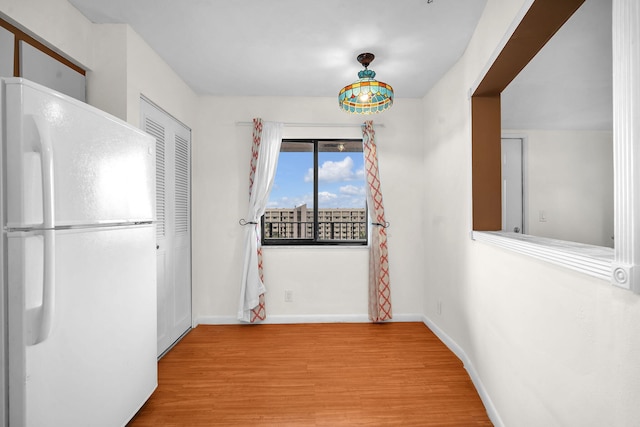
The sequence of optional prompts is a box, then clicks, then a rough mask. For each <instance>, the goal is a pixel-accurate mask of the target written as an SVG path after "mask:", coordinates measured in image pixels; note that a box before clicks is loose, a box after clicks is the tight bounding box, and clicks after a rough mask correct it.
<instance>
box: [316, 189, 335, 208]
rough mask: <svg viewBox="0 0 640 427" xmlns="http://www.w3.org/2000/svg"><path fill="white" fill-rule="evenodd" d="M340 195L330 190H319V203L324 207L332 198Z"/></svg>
mask: <svg viewBox="0 0 640 427" xmlns="http://www.w3.org/2000/svg"><path fill="white" fill-rule="evenodd" d="M337 198H338V196H337V195H336V194H333V193H330V192H328V191H319V192H318V205H319V206H320V207H322V206H323V205H324V204H325V203H329V202H331V201H332V200H335V199H337Z"/></svg>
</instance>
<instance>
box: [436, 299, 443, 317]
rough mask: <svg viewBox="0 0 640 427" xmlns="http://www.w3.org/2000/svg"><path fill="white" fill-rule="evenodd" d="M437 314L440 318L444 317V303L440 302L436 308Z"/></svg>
mask: <svg viewBox="0 0 640 427" xmlns="http://www.w3.org/2000/svg"><path fill="white" fill-rule="evenodd" d="M436 310H437V312H438V316H441V315H442V301H440V300H438V305H437V308H436Z"/></svg>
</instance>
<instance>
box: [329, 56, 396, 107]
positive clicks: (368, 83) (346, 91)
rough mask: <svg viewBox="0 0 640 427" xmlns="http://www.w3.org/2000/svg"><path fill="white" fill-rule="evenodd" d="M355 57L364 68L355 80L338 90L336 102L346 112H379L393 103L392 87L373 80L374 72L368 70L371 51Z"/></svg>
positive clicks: (372, 58)
mask: <svg viewBox="0 0 640 427" xmlns="http://www.w3.org/2000/svg"><path fill="white" fill-rule="evenodd" d="M357 59H358V62H359V63H360V64H362V65H363V66H364V70H361V71H360V72H358V80H357V81H356V82H354V83H351V84H350V85H347V86H345V87H343V88H342V90H340V93H339V94H338V104H339V105H340V108H342V109H343V110H344V111H346V112H348V113H355V114H375V113H381V112H383V111H384V110H386V109H388V108H390V107H391V106H392V105H393V88H392V87H391V85H388V84H386V83H383V82H379V81H377V80H375V76H376V72H375V71H373V70H369V68H368V67H369V64H371V62H373V60H374V59H375V55H374V54H373V53H368V52H365V53H361V54H360V55H358V58H357Z"/></svg>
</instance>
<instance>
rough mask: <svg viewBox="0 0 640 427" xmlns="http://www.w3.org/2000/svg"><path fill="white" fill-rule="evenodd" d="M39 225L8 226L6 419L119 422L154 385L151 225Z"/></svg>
mask: <svg viewBox="0 0 640 427" xmlns="http://www.w3.org/2000/svg"><path fill="white" fill-rule="evenodd" d="M48 232H49V231H46V230H45V231H41V230H35V231H24V232H20V231H16V232H10V233H7V239H6V240H7V249H8V259H7V260H8V263H7V266H8V268H7V269H8V272H7V276H8V284H9V285H8V300H9V303H8V326H9V327H8V331H9V337H8V338H9V339H8V341H9V351H8V359H9V371H8V372H9V390H11V392H10V394H9V425H11V426H16V427H19V426H33V427H35V426H67V427H73V426H88V425H91V426H97V427H100V426H104V427H113V426H123V425H125V424H126V423H127V422H128V421H129V420H130V419H131V417H133V415H134V414H135V413H136V412H137V411H138V409H139V408H140V407H141V406H142V405H143V403H144V402H145V401H146V400H147V398H148V397H149V396H150V395H151V393H152V392H153V390H154V389H155V387H156V384H157V362H156V305H155V301H156V273H155V253H154V252H155V251H154V250H149V248H153V247H154V236H155V233H154V226H153V225H137V226H130V227H100V228H98V229H88V228H87V229H71V230H61V231H55V239H54V249H53V251H54V253H53V254H49V255H46V253H47V249H46V244H47V243H46V242H47V239H48V238H49V237H47V236H46V233H48ZM47 256H48V257H49V259H50V260H52V261H53V263H54V264H55V266H54V270H55V280H54V281H53V285H51V284H50V285H47V284H46V279H45V277H44V276H46V271H47V267H46V262H45V258H46V257H47ZM47 286H50V289H51V297H52V298H53V300H52V301H50V302H48V301H46V299H47V298H48V296H47V295H46V292H45V291H44V289H45V288H46V287H47ZM47 304H48V305H49V306H50V309H51V311H52V313H53V315H52V317H51V324H50V328H49V329H50V330H49V331H48V332H49V333H48V334H46V336H44V337H43V336H40V337H39V338H38V333H37V332H36V333H34V330H35V331H39V330H41V329H42V328H41V327H40V325H39V323H38V322H39V321H41V320H42V316H38V315H37V314H36V315H34V313H38V312H40V311H41V309H42V307H44V306H46V305H47ZM34 336H35V337H36V338H38V339H34ZM31 342H37V344H30V343H31Z"/></svg>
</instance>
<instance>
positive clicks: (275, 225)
mask: <svg viewBox="0 0 640 427" xmlns="http://www.w3.org/2000/svg"><path fill="white" fill-rule="evenodd" d="M316 206H317V209H316V208H315V207H316ZM367 226H368V214H367V207H366V181H365V173H364V159H363V156H362V140H283V141H282V148H281V150H280V157H279V160H278V169H277V171H276V177H275V182H274V187H273V189H272V192H271V195H270V198H269V203H268V204H267V209H266V211H265V214H264V216H263V218H262V243H263V244H264V245H366V244H367V237H368V229H367Z"/></svg>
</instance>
